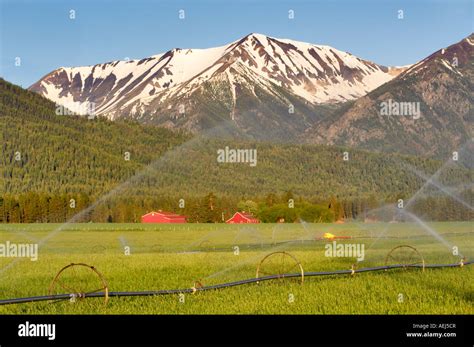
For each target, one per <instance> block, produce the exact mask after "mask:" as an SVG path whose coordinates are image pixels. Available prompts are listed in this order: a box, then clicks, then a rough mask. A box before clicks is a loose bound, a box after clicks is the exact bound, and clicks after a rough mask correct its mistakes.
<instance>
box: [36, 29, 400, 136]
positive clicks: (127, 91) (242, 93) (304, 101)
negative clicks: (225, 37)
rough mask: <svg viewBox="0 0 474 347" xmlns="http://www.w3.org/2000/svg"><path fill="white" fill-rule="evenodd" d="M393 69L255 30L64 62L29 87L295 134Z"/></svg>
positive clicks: (152, 119) (188, 119)
mask: <svg viewBox="0 0 474 347" xmlns="http://www.w3.org/2000/svg"><path fill="white" fill-rule="evenodd" d="M395 74H396V73H395ZM393 75H394V71H389V69H388V68H386V67H384V66H380V65H377V64H374V63H372V62H369V61H365V60H362V59H359V58H357V57H355V56H353V55H351V54H349V53H345V52H341V51H339V50H337V49H334V48H332V47H329V46H318V45H312V44H308V43H303V42H298V41H292V40H286V39H275V38H271V37H267V36H264V35H260V34H250V35H247V36H245V37H244V38H242V39H240V40H238V41H235V42H233V43H231V44H228V45H226V46H222V47H216V48H209V49H173V50H171V51H168V52H166V53H164V54H159V55H156V56H152V57H149V58H145V59H141V60H130V61H115V62H110V63H105V64H98V65H94V66H86V67H77V68H60V69H58V70H55V71H53V72H51V73H50V74H48V75H46V76H45V77H43V78H42V79H41V80H40V81H38V82H37V83H35V84H34V85H32V86H31V87H30V90H32V91H35V92H37V93H40V94H41V95H44V96H45V97H47V98H49V99H51V100H52V101H54V102H57V103H59V104H63V105H65V106H67V107H69V108H70V109H73V110H78V111H81V110H87V107H88V105H91V104H92V105H94V106H95V111H96V112H97V113H98V114H100V115H105V116H107V117H108V118H110V119H117V118H134V119H137V120H139V121H141V122H144V123H152V124H160V125H163V126H166V127H170V128H174V127H180V128H186V129H188V130H191V131H196V130H202V129H206V128H208V127H212V126H213V125H214V124H216V123H219V122H222V121H227V120H232V121H234V122H235V125H236V126H237V127H238V128H239V129H243V130H245V131H246V133H248V134H249V135H250V136H251V137H257V138H271V137H273V136H275V135H278V136H283V137H288V138H290V139H291V138H295V137H296V136H297V135H299V134H300V133H301V131H302V130H304V129H306V128H307V127H309V126H310V125H311V124H313V123H314V122H315V121H317V120H318V119H320V118H321V116H322V115H323V114H326V113H327V111H328V108H327V107H320V106H319V104H334V103H339V102H342V101H347V100H353V99H355V98H358V97H360V96H362V95H365V94H366V93H367V92H369V91H371V90H373V89H374V88H376V87H378V86H380V85H381V84H383V83H385V82H387V81H389V80H391V79H392V78H393V77H394V76H393ZM273 129H277V130H273ZM278 129H281V130H278Z"/></svg>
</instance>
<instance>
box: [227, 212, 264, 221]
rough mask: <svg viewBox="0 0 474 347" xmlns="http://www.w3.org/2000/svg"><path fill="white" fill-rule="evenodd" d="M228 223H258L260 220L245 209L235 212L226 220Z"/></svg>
mask: <svg viewBox="0 0 474 347" xmlns="http://www.w3.org/2000/svg"><path fill="white" fill-rule="evenodd" d="M226 223H228V224H240V223H260V221H259V220H258V219H257V218H255V217H254V216H252V215H251V214H250V213H247V212H245V211H243V212H235V213H234V215H233V216H232V218H230V219H228V220H227V221H226Z"/></svg>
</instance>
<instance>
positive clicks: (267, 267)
mask: <svg viewBox="0 0 474 347" xmlns="http://www.w3.org/2000/svg"><path fill="white" fill-rule="evenodd" d="M290 274H291V275H292V276H291V277H290V276H288V275H290ZM295 274H296V275H297V276H295ZM265 276H277V278H278V279H285V278H286V279H287V280H293V281H297V282H300V283H301V284H303V282H304V270H303V266H301V263H300V262H299V260H298V259H296V257H295V256H293V255H291V254H290V253H287V252H273V253H270V254H268V255H266V256H265V257H264V258H263V259H262V260H261V261H260V263H259V264H258V266H257V277H256V278H261V277H265ZM257 283H258V282H257Z"/></svg>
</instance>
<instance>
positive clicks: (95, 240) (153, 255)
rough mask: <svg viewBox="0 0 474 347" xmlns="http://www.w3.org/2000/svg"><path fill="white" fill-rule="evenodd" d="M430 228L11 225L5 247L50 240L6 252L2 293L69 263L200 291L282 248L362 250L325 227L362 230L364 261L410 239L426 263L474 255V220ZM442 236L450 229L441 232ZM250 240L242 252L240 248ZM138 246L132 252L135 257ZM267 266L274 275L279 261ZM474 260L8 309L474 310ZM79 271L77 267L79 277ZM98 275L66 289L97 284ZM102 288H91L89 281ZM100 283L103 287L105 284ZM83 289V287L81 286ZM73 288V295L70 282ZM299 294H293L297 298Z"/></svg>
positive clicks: (28, 291) (143, 286)
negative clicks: (17, 254) (26, 252)
mask: <svg viewBox="0 0 474 347" xmlns="http://www.w3.org/2000/svg"><path fill="white" fill-rule="evenodd" d="M427 228H430V229H431V230H434V231H435V232H436V235H435V234H431V233H430V232H429V231H427V230H428V229H424V228H422V227H420V225H417V224H410V223H398V224H397V223H393V224H390V223H372V224H364V223H348V224H259V225H224V224H186V225H176V226H173V225H143V224H92V223H87V224H68V225H61V224H22V225H20V224H16V225H6V224H3V225H1V226H0V243H5V242H6V241H10V242H15V243H36V242H40V243H41V246H40V248H39V258H38V260H37V261H31V260H29V259H25V258H0V299H7V298H16V297H26V296H38V295H47V294H48V288H49V286H50V283H51V282H52V280H53V278H54V276H55V275H56V273H58V271H59V270H60V269H61V268H63V267H64V266H66V265H68V264H70V263H80V262H83V263H86V264H89V265H93V266H95V267H96V268H97V269H98V270H99V271H100V272H101V273H102V274H103V275H104V277H105V278H106V280H107V282H108V286H109V290H111V291H141V290H161V289H175V288H191V287H193V285H194V283H195V282H196V281H199V282H200V283H202V284H203V285H205V286H207V285H213V284H218V283H223V282H228V281H235V280H241V279H247V278H254V277H255V274H256V267H257V264H258V263H259V262H260V260H261V259H262V258H263V257H264V256H265V255H267V254H269V253H271V252H274V251H286V252H289V253H291V254H292V255H294V256H295V257H296V258H297V259H298V260H299V261H300V263H301V264H302V266H303V268H304V271H305V272H310V271H329V270H342V269H350V268H351V265H352V264H354V263H355V262H356V259H355V258H347V257H333V258H331V257H326V256H325V245H326V244H327V243H328V241H326V240H319V238H320V237H322V235H323V234H324V233H326V232H330V233H333V234H335V235H338V236H351V237H353V238H352V239H350V240H344V241H343V240H340V241H339V240H338V241H337V242H341V243H342V242H345V243H359V244H364V245H365V258H364V260H363V261H361V262H359V263H358V265H357V267H358V268H364V267H370V266H380V265H384V260H385V257H386V255H387V253H388V252H389V251H390V250H391V249H392V248H393V247H395V246H398V245H403V244H406V245H411V246H414V247H416V249H417V250H418V251H419V252H420V253H421V254H422V255H423V257H424V260H425V262H426V264H437V263H458V262H459V261H460V256H454V255H453V254H452V250H451V247H452V246H457V247H458V248H459V252H460V253H461V254H462V255H463V256H465V257H466V258H467V259H468V260H469V259H471V260H472V259H473V258H474V237H473V236H474V230H473V226H472V223H469V222H459V223H458V222H449V223H448V222H445V223H429V224H427ZM438 235H439V236H438ZM236 246H238V247H239V252H238V254H236V252H235V250H236V249H235V247H236ZM125 247H129V249H130V255H125ZM266 270H269V271H271V265H268V267H267V268H266ZM473 275H474V266H473V265H469V266H464V267H462V268H460V267H456V268H447V269H446V268H445V269H425V271H424V272H423V271H421V270H419V269H409V270H390V271H380V272H370V273H357V274H356V275H355V276H351V275H339V276H325V277H307V278H305V281H304V284H300V283H299V281H298V279H280V280H275V281H266V282H260V283H258V284H257V283H254V284H249V285H245V286H240V287H233V288H228V289H223V290H212V291H205V292H197V293H195V294H186V295H184V302H182V301H183V297H181V298H180V297H179V296H178V295H166V296H155V297H126V298H124V297H121V298H115V297H112V298H110V300H109V302H108V304H107V305H104V303H103V299H100V298H89V299H85V300H78V301H76V302H75V303H71V302H69V301H61V302H57V303H50V302H39V303H27V304H15V305H4V306H0V314H87V313H92V314H212V313H223V314H278V313H281V314H362V313H366V314H473V313H474V281H473V278H474V276H473ZM69 276H72V274H69ZM94 276H95V275H93V274H92V272H91V273H84V274H82V273H81V274H80V275H78V277H79V282H78V283H73V282H74V281H75V279H74V278H73V277H68V276H67V275H66V273H64V277H63V279H64V280H65V281H66V282H67V281H68V278H69V279H70V280H71V282H70V283H67V284H65V285H67V286H72V287H74V289H76V287H75V286H77V285H79V286H85V287H86V288H89V289H90V288H92V287H93V286H96V284H94V281H95V283H97V281H98V278H97V277H94ZM89 286H91V287H89ZM94 289H95V288H94ZM78 291H79V292H80V290H78ZM63 293H67V291H66V290H63ZM290 298H291V299H292V300H290Z"/></svg>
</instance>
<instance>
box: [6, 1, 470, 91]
mask: <svg viewBox="0 0 474 347" xmlns="http://www.w3.org/2000/svg"><path fill="white" fill-rule="evenodd" d="M473 3H474V2H473V1H472V0H406V1H404V0H360V1H355V0H332V1H331V0H325V1H317V0H313V1H309V0H291V1H290V0H285V1H283V0H239V1H232V0H230V1H229V0H228V1H223V0H222V1H217V0H189V1H188V0H174V1H171V0H169V1H163V0H161V1H160V0H127V1H124V0H119V1H111V0H95V1H93V0H43V1H41V0H0V58H1V61H0V76H1V77H3V78H5V79H6V80H8V81H11V82H13V83H16V84H19V85H22V86H23V87H28V86H29V85H31V84H32V83H34V82H36V81H37V80H38V79H39V78H41V77H42V76H43V75H45V74H47V73H48V72H50V71H52V70H54V69H56V68H58V67H60V66H80V65H92V64H96V63H102V62H106V61H111V60H117V59H125V58H126V57H129V58H131V59H134V58H143V57H147V56H150V55H153V54H157V53H161V52H164V51H167V50H169V49H171V48H175V47H180V48H206V47H213V46H218V45H223V44H226V43H229V42H232V41H234V40H237V39H238V38H240V37H242V36H244V35H246V34H248V33H251V32H258V33H261V34H266V35H269V36H273V37H279V38H290V39H294V40H298V41H305V42H311V43H315V44H326V45H330V46H333V47H335V48H338V49H340V50H343V51H348V52H351V53H353V54H355V55H357V56H359V57H361V58H364V59H368V60H371V61H374V62H376V63H379V64H383V65H405V64H410V63H414V62H416V61H418V60H420V59H422V58H424V57H425V56H427V55H429V54H431V53H432V52H433V51H435V50H437V49H439V48H442V47H444V46H448V45H450V44H452V43H455V42H457V41H459V40H461V39H462V38H463V37H465V36H467V35H469V34H470V33H471V32H473V22H474V18H473V17H474V13H473ZM71 9H73V10H75V15H76V18H75V19H74V20H72V19H70V18H69V15H70V12H69V11H70V10H71ZM180 9H184V10H185V19H184V20H181V19H179V16H178V14H179V13H178V11H179V10H180ZM290 9H292V10H294V13H295V18H294V19H292V20H290V19H289V18H288V11H289V10H290ZM399 9H402V10H403V11H404V19H402V20H400V19H398V18H397V15H398V13H397V11H398V10H399ZM16 57H20V58H21V65H20V66H15V58H16Z"/></svg>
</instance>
